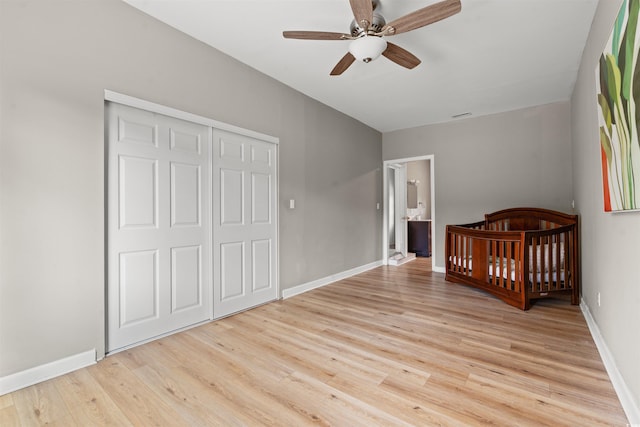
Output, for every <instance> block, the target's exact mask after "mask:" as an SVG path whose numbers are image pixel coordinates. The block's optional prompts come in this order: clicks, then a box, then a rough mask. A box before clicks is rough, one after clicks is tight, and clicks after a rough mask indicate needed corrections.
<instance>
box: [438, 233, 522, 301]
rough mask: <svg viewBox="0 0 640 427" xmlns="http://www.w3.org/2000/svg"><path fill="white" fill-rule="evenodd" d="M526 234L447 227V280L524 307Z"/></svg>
mask: <svg viewBox="0 0 640 427" xmlns="http://www.w3.org/2000/svg"><path fill="white" fill-rule="evenodd" d="M523 242H524V232H520V231H511V232H509V231H491V230H479V229H469V228H466V227H461V226H452V225H450V226H447V232H446V241H445V252H446V254H445V256H446V259H445V262H446V279H447V280H450V281H455V282H461V283H465V284H468V285H472V286H475V287H478V288H482V289H485V290H487V291H489V292H491V293H493V294H494V295H496V296H498V297H500V298H502V299H503V300H504V301H506V302H508V303H509V304H511V305H515V306H517V307H520V308H525V305H526V302H525V296H526V295H525V286H524V285H525V282H524V271H522V267H521V266H522V262H521V260H522V258H523V256H524V250H523V248H524V244H523Z"/></svg>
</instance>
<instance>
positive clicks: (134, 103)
mask: <svg viewBox="0 0 640 427" xmlns="http://www.w3.org/2000/svg"><path fill="white" fill-rule="evenodd" d="M104 101H105V103H106V102H114V103H118V104H122V105H126V106H129V107H134V108H138V109H141V110H146V111H150V112H152V113H157V114H162V115H165V116H169V117H174V118H176V119H180V120H185V121H189V122H193V123H196V124H200V125H204V126H208V127H209V128H210V129H209V135H208V141H207V143H208V144H211V143H212V140H213V138H212V129H211V128H215V129H220V130H223V131H227V132H232V133H236V134H239V135H243V136H247V137H250V138H255V139H258V140H261V141H264V142H268V143H272V144H274V145H275V155H276V164H277V165H278V166H279V164H280V163H279V155H280V146H279V144H280V138H278V137H275V136H272V135H267V134H264V133H261V132H256V131H252V130H249V129H244V128H241V127H238V126H234V125H230V124H228V123H224V122H220V121H217V120H213V119H210V118H208V117H204V116H199V115H197V114H193V113H189V112H186V111H182V110H178V109H175V108H171V107H168V106H166V105H161V104H156V103H154V102H151V101H146V100H144V99H140V98H136V97H133V96H129V95H125V94H122V93H118V92H115V91H112V90H108V89H105V91H104ZM106 120H107V117H106V109H105V123H104V124H105V130H106V126H107V121H106ZM105 132H106V131H105ZM105 137H106V134H105ZM107 143H108V142H107V141H106V139H105V150H106V144H107ZM106 162H107V157H105V173H106V172H107V164H106ZM212 163H213V156H212V155H211V153H210V154H209V176H208V177H207V179H209V180H210V181H209V182H211V179H212V176H211V173H212V170H213V167H212V166H213V164H212ZM275 176H276V186H275V195H274V200H275V221H276V241H275V244H274V258H275V260H274V268H275V281H276V283H275V286H276V295H277V298H278V299H282V290H281V289H280V242H279V240H280V221H279V217H280V214H279V200H280V168H279V167H276V172H275ZM106 179H107V177H106V175H105V193H104V203H105V206H104V209H105V210H104V212H105V218H104V230H105V241H104V245H105V252H104V272H105V277H104V290H105V292H104V293H103V295H102V298H103V304H102V306H103V307H104V315H103V316H102V318H101V322H102V324H101V331H102V336H101V337H100V339H99V342H98V343H97V345H96V359H97V360H101V359H103V358H104V357H105V355H106V340H107V333H106V327H107V318H106V316H107V309H106V308H107V307H106V303H107V300H106V298H107V297H106V295H107V290H108V289H107V286H108V282H107V274H106V273H107V271H108V270H107V268H108V265H107V258H108V249H109V248H108V247H107V242H108V236H107V235H106V233H107V193H106ZM209 203H211V198H210V199H209ZM210 209H213V206H210ZM211 212H212V211H211V210H210V214H211ZM207 238H208V239H209V242H210V246H211V248H213V244H214V243H215V241H214V238H213V227H211V228H210V232H209V236H207ZM210 255H211V254H210ZM209 268H210V274H209V277H210V280H209V282H210V283H209V286H210V291H211V292H210V295H211V298H213V275H212V274H213V271H211V270H213V259H212V260H211V262H210V266H209ZM211 320H214V313H213V300H212V301H211V309H210V313H209V321H211ZM193 326H197V325H193ZM187 328H189V327H187ZM183 329H184V328H183ZM165 335H167V334H165ZM156 338H158V337H154V339H156Z"/></svg>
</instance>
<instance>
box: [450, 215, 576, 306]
mask: <svg viewBox="0 0 640 427" xmlns="http://www.w3.org/2000/svg"><path fill="white" fill-rule="evenodd" d="M579 237H580V236H579V222H578V216H577V215H568V214H565V213H562V212H556V211H551V210H547V209H540V208H513V209H505V210H501V211H498V212H494V213H492V214H487V215H485V220H484V221H480V222H475V223H472V224H464V225H448V226H447V235H446V241H445V260H446V276H445V278H446V280H447V281H450V282H457V283H463V284H466V285H470V286H474V287H476V288H480V289H484V290H485V291H487V292H489V293H491V294H493V295H495V296H496V297H498V298H500V299H502V300H503V301H504V302H506V303H507V304H510V305H512V306H514V307H518V308H520V309H522V310H528V309H529V308H530V306H531V301H532V300H535V299H540V298H551V297H556V296H560V295H568V296H570V298H571V304H574V305H575V304H578V303H579V299H580V240H579Z"/></svg>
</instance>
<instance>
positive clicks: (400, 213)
mask: <svg viewBox="0 0 640 427" xmlns="http://www.w3.org/2000/svg"><path fill="white" fill-rule="evenodd" d="M394 169H395V207H394V215H395V224H396V229H395V232H396V252H400V253H401V254H402V256H403V257H404V256H407V245H408V242H407V219H408V218H407V165H406V163H403V164H399V165H394Z"/></svg>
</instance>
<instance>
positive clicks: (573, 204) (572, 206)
mask: <svg viewBox="0 0 640 427" xmlns="http://www.w3.org/2000/svg"><path fill="white" fill-rule="evenodd" d="M575 208H576V201H575V200H572V201H571V209H575Z"/></svg>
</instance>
